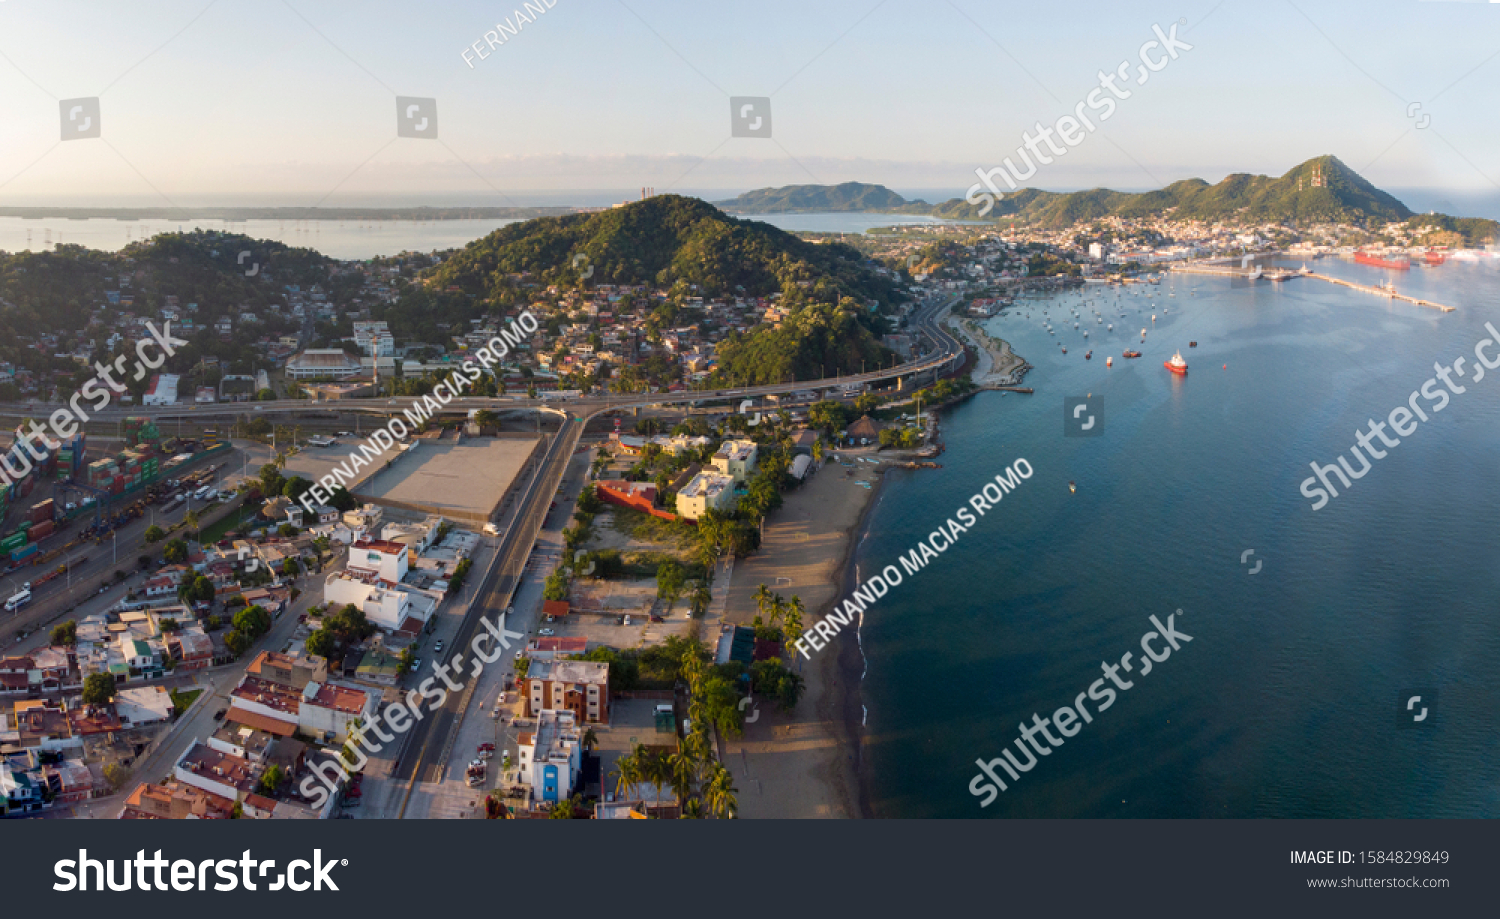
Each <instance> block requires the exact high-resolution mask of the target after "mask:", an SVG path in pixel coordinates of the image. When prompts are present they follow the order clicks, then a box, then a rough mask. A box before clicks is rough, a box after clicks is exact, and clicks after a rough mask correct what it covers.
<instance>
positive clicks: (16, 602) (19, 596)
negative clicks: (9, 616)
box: [5, 581, 31, 613]
mask: <svg viewBox="0 0 1500 919" xmlns="http://www.w3.org/2000/svg"><path fill="white" fill-rule="evenodd" d="M30 602H31V582H30V581H27V582H26V584H25V585H24V586H22V587H21V589H20V590H18V591H16V593H15V594H14V595H12V596H11V598H10V599H9V600H6V601H5V611H6V612H7V613H13V612H15V611H16V610H18V609H20V608H21V607H23V606H25V605H26V604H28V603H30Z"/></svg>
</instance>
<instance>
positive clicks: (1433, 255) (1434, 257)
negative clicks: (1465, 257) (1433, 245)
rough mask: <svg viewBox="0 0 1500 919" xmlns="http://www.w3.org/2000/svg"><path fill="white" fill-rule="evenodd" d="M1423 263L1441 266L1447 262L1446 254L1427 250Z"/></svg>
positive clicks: (1437, 250)
mask: <svg viewBox="0 0 1500 919" xmlns="http://www.w3.org/2000/svg"><path fill="white" fill-rule="evenodd" d="M1425 261H1426V262H1427V264H1429V265H1441V264H1443V263H1444V262H1446V261H1448V253H1447V252H1446V251H1443V250H1441V249H1428V250H1427V257H1426V259H1425Z"/></svg>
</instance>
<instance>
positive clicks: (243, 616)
mask: <svg viewBox="0 0 1500 919" xmlns="http://www.w3.org/2000/svg"><path fill="white" fill-rule="evenodd" d="M234 627H235V628H236V629H238V630H239V631H241V632H244V633H245V634H246V635H248V636H249V637H250V638H252V639H255V638H259V637H260V636H262V635H264V634H266V633H267V632H269V631H271V614H270V613H267V612H266V609H265V607H263V606H260V605H259V604H257V605H255V606H247V607H245V608H244V609H242V610H240V611H239V612H237V613H235V614H234Z"/></svg>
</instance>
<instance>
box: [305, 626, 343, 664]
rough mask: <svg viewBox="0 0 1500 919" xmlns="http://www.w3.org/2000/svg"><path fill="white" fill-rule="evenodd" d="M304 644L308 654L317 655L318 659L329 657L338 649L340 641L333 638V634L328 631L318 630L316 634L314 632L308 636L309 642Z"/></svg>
mask: <svg viewBox="0 0 1500 919" xmlns="http://www.w3.org/2000/svg"><path fill="white" fill-rule="evenodd" d="M303 644H304V646H305V647H306V648H307V653H308V654H316V655H317V656H318V657H328V656H330V655H332V654H333V652H334V651H335V650H337V647H338V641H337V640H336V639H335V638H334V637H333V633H332V632H330V631H328V630H327V629H318V630H317V631H316V632H313V633H312V634H311V635H309V636H307V641H306V642H304V643H303Z"/></svg>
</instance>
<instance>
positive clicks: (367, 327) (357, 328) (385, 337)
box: [354, 320, 396, 357]
mask: <svg viewBox="0 0 1500 919" xmlns="http://www.w3.org/2000/svg"><path fill="white" fill-rule="evenodd" d="M354 343H355V344H356V345H359V347H360V350H361V351H363V352H364V353H366V354H369V353H371V351H370V349H371V346H374V349H375V350H374V354H375V356H376V357H390V356H392V355H394V354H395V353H396V340H395V339H394V338H392V337H391V330H390V329H389V328H387V327H386V324H385V322H384V321H383V320H377V321H358V322H355V323H354Z"/></svg>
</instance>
